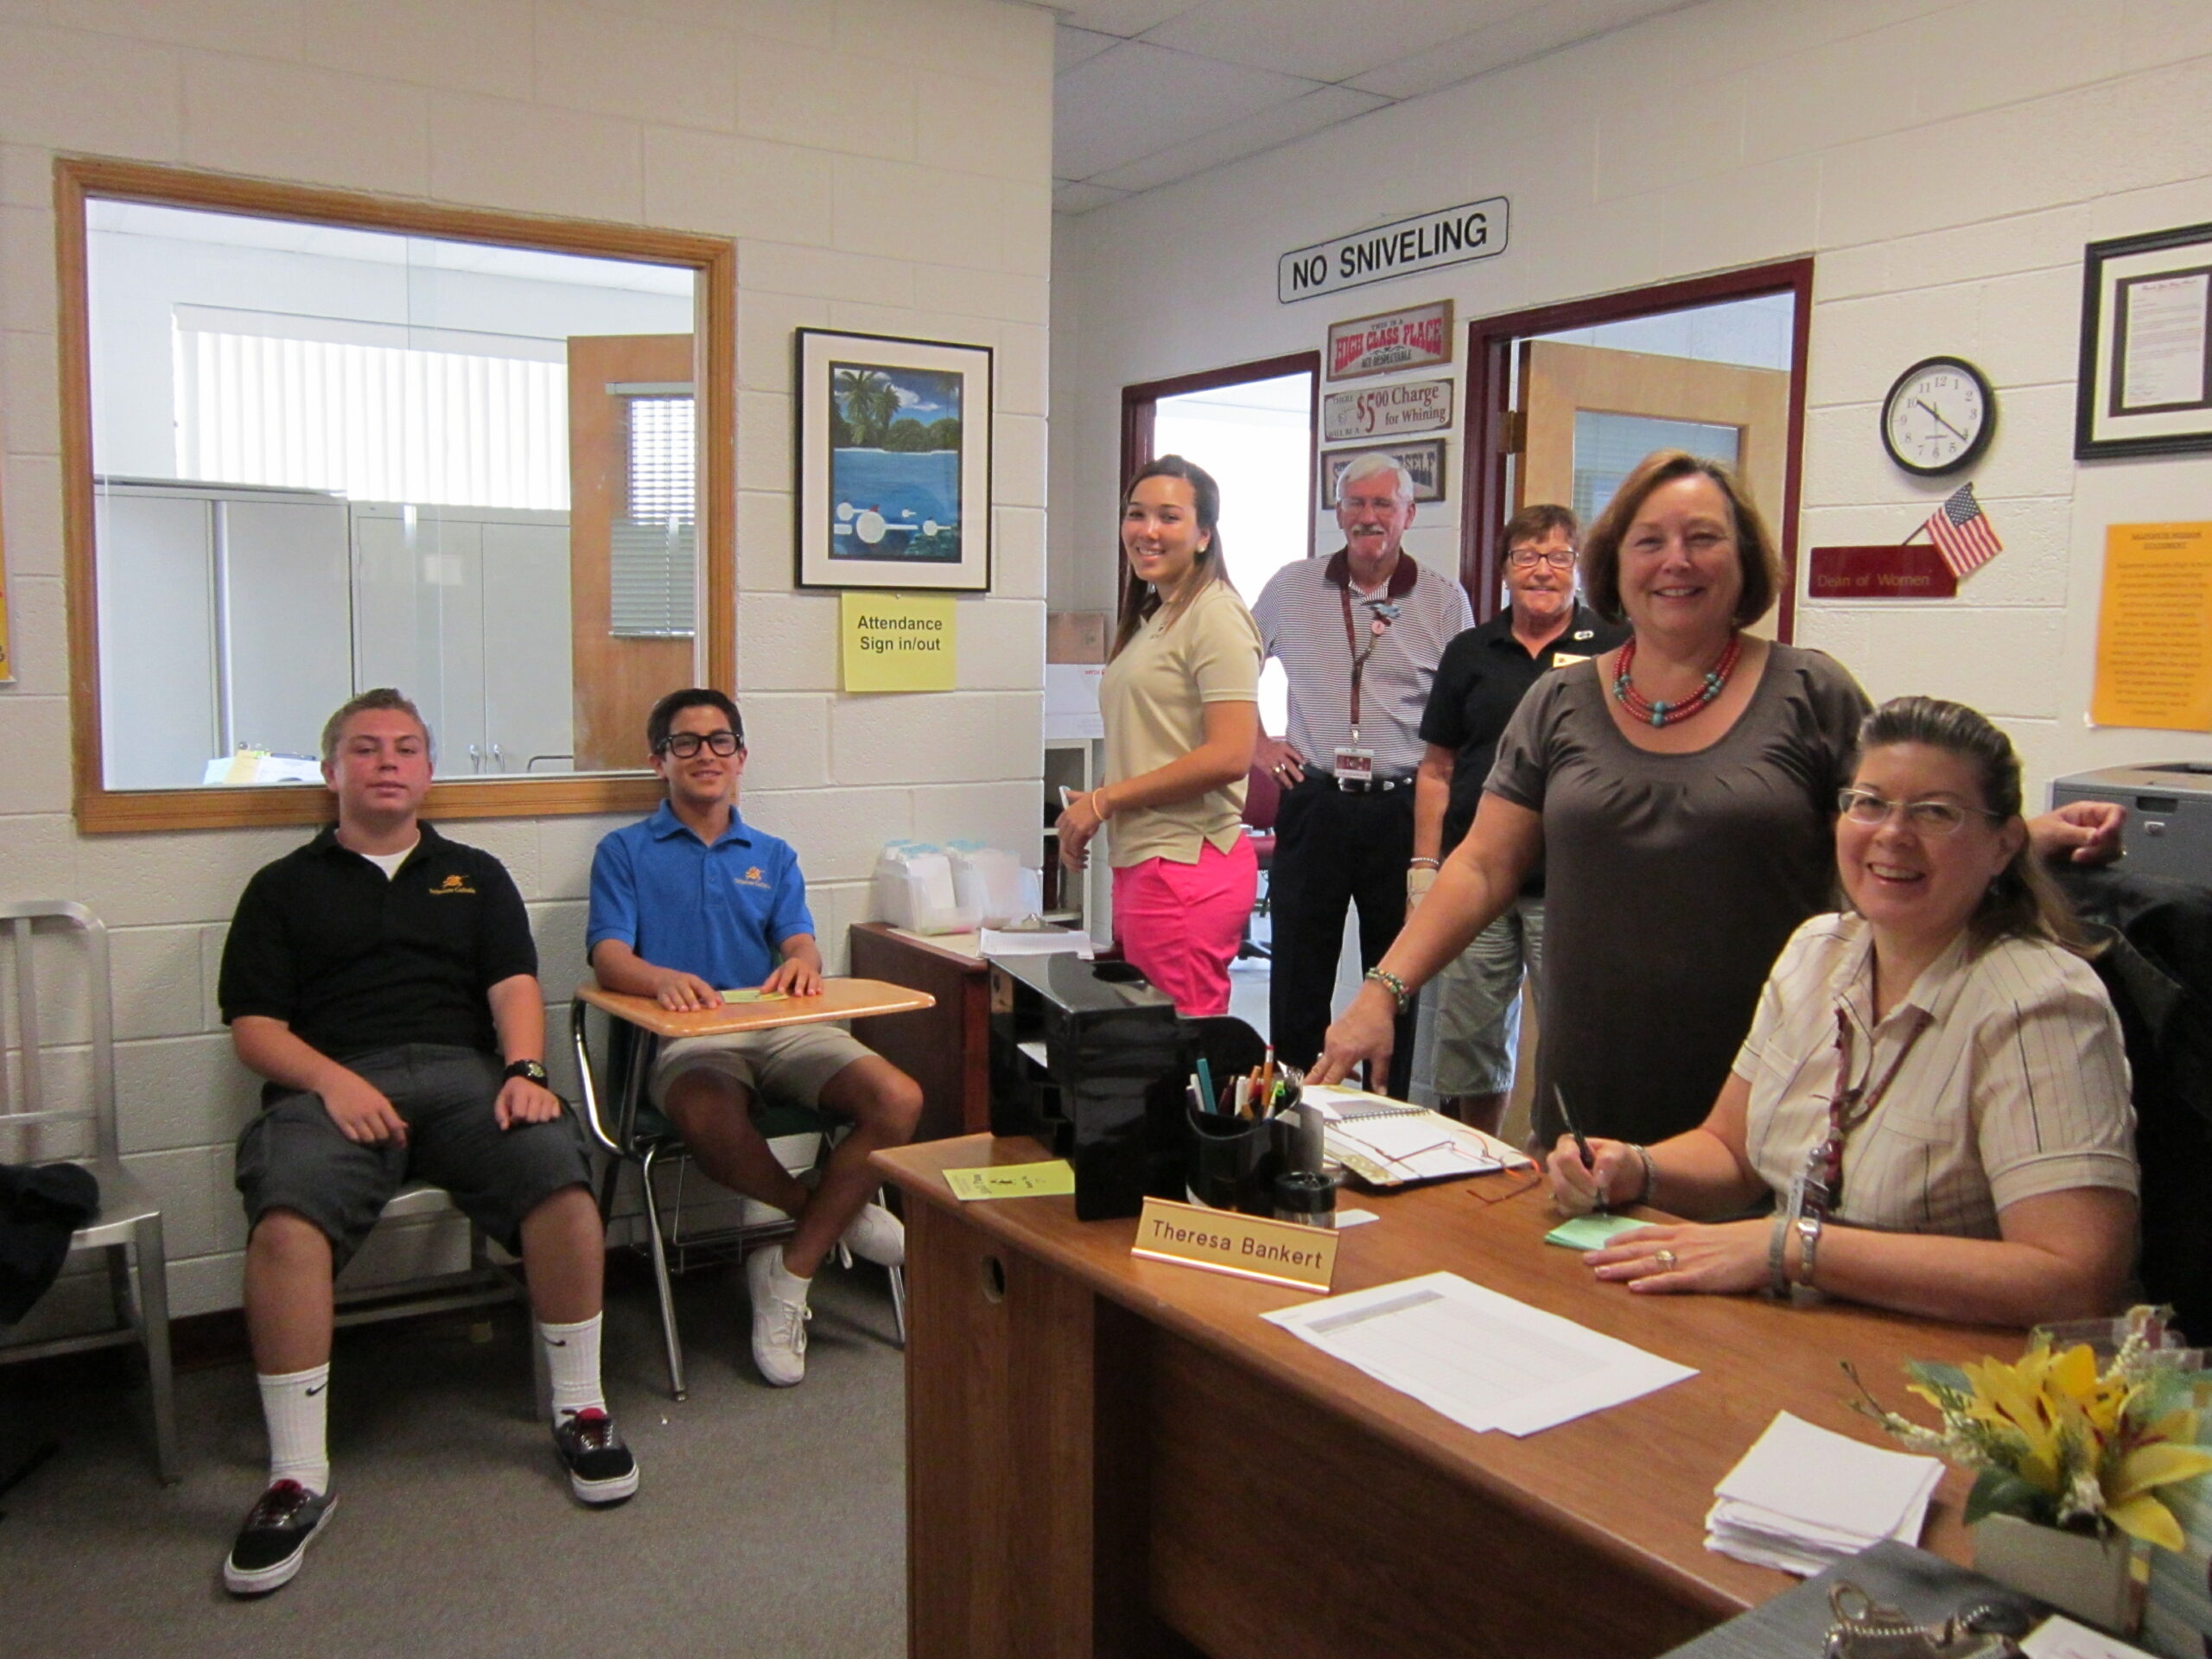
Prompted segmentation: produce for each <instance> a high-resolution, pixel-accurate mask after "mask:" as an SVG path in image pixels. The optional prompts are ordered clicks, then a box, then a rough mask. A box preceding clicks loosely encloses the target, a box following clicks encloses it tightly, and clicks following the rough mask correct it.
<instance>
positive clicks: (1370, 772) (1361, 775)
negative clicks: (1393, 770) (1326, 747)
mask: <svg viewBox="0 0 2212 1659" xmlns="http://www.w3.org/2000/svg"><path fill="white" fill-rule="evenodd" d="M1333 770H1334V771H1335V772H1336V774H1337V782H1338V785H1344V784H1346V783H1353V784H1365V783H1371V782H1372V781H1373V780H1374V778H1375V751H1374V750H1372V749H1338V751H1337V753H1336V758H1335V762H1334V767H1333Z"/></svg>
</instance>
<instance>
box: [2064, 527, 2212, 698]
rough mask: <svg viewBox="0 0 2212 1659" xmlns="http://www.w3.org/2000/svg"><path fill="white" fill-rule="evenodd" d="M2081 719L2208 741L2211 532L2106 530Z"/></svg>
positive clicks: (2211, 680) (2211, 657)
mask: <svg viewBox="0 0 2212 1659" xmlns="http://www.w3.org/2000/svg"><path fill="white" fill-rule="evenodd" d="M2089 718H2090V719H2091V720H2092V721H2094V722H2095V723H2096V724H2098V725H2100V726H2139V727H2145V728H2152V729H2155V730H2159V731H2168V732H2212V524H2113V525H2109V526H2107V529H2106V531H2105V580H2104V596H2103V600H2102V601H2101V604H2100V606H2099V607H2098V611H2097V678H2096V686H2095V690H2094V691H2093V692H2092V693H2091V695H2090V700H2089Z"/></svg>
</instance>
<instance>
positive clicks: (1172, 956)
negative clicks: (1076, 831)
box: [1114, 836, 1260, 1015]
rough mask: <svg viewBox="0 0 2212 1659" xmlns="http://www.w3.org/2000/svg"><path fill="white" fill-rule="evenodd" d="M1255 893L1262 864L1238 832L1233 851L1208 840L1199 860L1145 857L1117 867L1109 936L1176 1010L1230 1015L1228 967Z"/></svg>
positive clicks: (1188, 1012) (1196, 1013) (1246, 840)
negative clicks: (1187, 860) (1171, 1002)
mask: <svg viewBox="0 0 2212 1659" xmlns="http://www.w3.org/2000/svg"><path fill="white" fill-rule="evenodd" d="M1259 890H1260V861H1259V860H1258V859H1257V858H1255V856H1254V855H1253V853H1252V843H1251V842H1250V841H1249V840H1248V839H1246V838H1245V837H1243V836H1238V837H1237V840H1236V850H1235V851H1234V852H1229V853H1224V852H1223V851H1221V850H1220V849H1218V848H1217V847H1216V846H1215V845H1214V844H1213V843H1212V842H1206V843H1205V845H1203V846H1202V847H1200V848H1199V849H1198V862H1197V863H1195V864H1179V863H1177V862H1176V861H1174V860H1173V859H1167V858H1147V860H1145V861H1144V862H1143V863H1141V864H1131V865H1129V866H1128V867H1127V868H1122V869H1117V870H1116V871H1115V872H1114V933H1115V937H1116V938H1118V939H1119V940H1120V941H1121V943H1122V955H1123V956H1124V957H1127V958H1128V960H1129V962H1130V963H1132V964H1133V965H1134V966H1135V968H1136V969H1137V970H1138V971H1139V972H1140V973H1141V974H1142V975H1143V976H1145V977H1146V978H1147V979H1148V980H1150V981H1151V982H1153V983H1154V985H1155V986H1157V987H1159V988H1160V989H1161V990H1163V991H1165V992H1166V993H1167V995H1169V996H1171V997H1173V999H1174V1001H1175V1007H1176V1009H1177V1010H1178V1011H1179V1013H1183V1014H1192V1015H1199V1014H1227V1013H1228V1012H1229V964H1230V961H1231V959H1232V958H1234V957H1236V946H1237V944H1238V942H1239V941H1241V940H1242V939H1243V937H1244V920H1245V918H1247V917H1249V915H1250V914H1251V913H1252V901H1253V899H1255V898H1256V897H1257V896H1258V894H1259Z"/></svg>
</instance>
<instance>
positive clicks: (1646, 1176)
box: [1629, 1141, 1659, 1204]
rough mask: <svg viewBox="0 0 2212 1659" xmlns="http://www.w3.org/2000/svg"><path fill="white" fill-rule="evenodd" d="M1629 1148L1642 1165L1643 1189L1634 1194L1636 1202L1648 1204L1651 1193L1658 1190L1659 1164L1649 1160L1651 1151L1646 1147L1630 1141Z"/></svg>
mask: <svg viewBox="0 0 2212 1659" xmlns="http://www.w3.org/2000/svg"><path fill="white" fill-rule="evenodd" d="M1629 1150H1630V1152H1632V1153H1634V1154H1636V1155H1637V1160H1638V1161H1640V1162H1641V1163H1642V1164H1643V1192H1639V1193H1637V1195H1636V1201H1637V1203H1638V1204H1650V1203H1652V1202H1653V1197H1652V1195H1653V1194H1654V1193H1656V1192H1658V1190H1659V1166H1658V1165H1656V1164H1655V1163H1653V1162H1652V1161H1651V1153H1650V1150H1649V1148H1648V1147H1640V1146H1637V1144H1636V1143H1635V1142H1633V1141H1631V1142H1630V1144H1629Z"/></svg>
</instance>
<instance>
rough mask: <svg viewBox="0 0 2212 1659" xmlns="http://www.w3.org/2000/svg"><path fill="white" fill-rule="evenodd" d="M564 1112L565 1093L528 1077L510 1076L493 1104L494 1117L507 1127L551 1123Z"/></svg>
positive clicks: (500, 1124) (502, 1126)
mask: <svg viewBox="0 0 2212 1659" xmlns="http://www.w3.org/2000/svg"><path fill="white" fill-rule="evenodd" d="M561 1111H562V1107H561V1096H558V1095H556V1094H555V1093H554V1092H553V1091H552V1090H550V1089H548V1088H547V1087H546V1086H545V1085H544V1084H540V1083H532V1082H531V1080H530V1079H529V1078H528V1077H509V1078H508V1079H507V1081H506V1083H505V1085H504V1086H503V1087H502V1088H501V1089H500V1090H499V1099H498V1100H496V1101H494V1102H493V1105H492V1116H493V1120H494V1121H495V1122H497V1123H498V1124H499V1127H500V1128H503V1129H512V1128H515V1127H516V1126H517V1125H518V1124H522V1123H550V1122H552V1121H553V1120H554V1119H555V1118H556V1117H558V1116H561Z"/></svg>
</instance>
